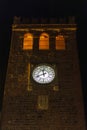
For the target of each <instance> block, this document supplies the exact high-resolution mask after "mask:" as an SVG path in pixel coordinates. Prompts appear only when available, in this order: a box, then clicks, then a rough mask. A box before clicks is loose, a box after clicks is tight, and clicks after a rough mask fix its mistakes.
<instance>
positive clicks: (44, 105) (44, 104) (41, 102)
mask: <svg viewBox="0 0 87 130" xmlns="http://www.w3.org/2000/svg"><path fill="white" fill-rule="evenodd" d="M38 109H41V110H47V109H48V96H47V95H40V96H38Z"/></svg>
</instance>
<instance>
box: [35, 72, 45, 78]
mask: <svg viewBox="0 0 87 130" xmlns="http://www.w3.org/2000/svg"><path fill="white" fill-rule="evenodd" d="M45 74H46V72H44V73H43V74H40V75H37V76H36V77H39V76H41V75H43V76H44V75H45Z"/></svg>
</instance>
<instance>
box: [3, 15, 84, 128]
mask: <svg viewBox="0 0 87 130" xmlns="http://www.w3.org/2000/svg"><path fill="white" fill-rule="evenodd" d="M76 29H77V27H76V24H75V23H74V19H73V18H71V19H70V20H69V22H68V23H66V22H63V20H58V19H55V20H54V19H50V20H46V19H39V20H38V19H29V20H24V19H21V20H20V18H18V17H15V18H14V23H13V25H12V37H11V48H10V54H9V60H8V67H7V75H6V82H5V89H4V96H3V108H2V122H1V128H2V130H86V127H85V117H84V108H83V97H82V88H81V79H80V70H79V63H78V55H77V43H76Z"/></svg>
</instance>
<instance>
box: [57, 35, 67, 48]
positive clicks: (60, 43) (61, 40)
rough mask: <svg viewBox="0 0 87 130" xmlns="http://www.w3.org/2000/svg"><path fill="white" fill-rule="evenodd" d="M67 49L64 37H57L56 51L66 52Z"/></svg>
mask: <svg viewBox="0 0 87 130" xmlns="http://www.w3.org/2000/svg"><path fill="white" fill-rule="evenodd" d="M64 49H65V39H64V37H63V35H58V36H56V50H64Z"/></svg>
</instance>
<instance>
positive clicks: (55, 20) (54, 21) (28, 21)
mask: <svg viewBox="0 0 87 130" xmlns="http://www.w3.org/2000/svg"><path fill="white" fill-rule="evenodd" d="M13 24H75V17H74V16H69V17H66V18H65V17H62V18H21V17H17V16H15V17H14V20H13Z"/></svg>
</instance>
